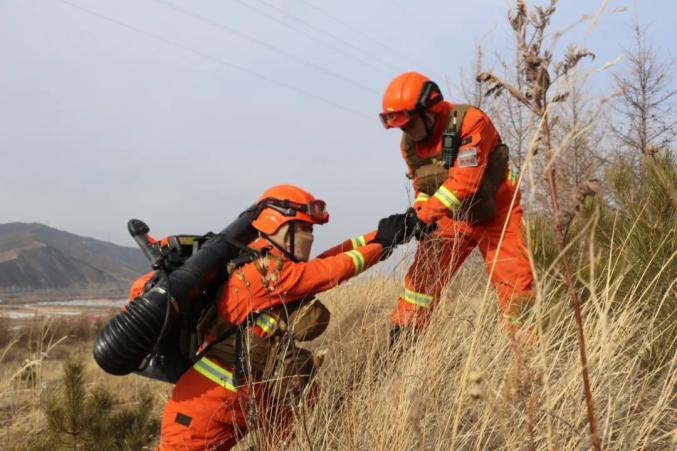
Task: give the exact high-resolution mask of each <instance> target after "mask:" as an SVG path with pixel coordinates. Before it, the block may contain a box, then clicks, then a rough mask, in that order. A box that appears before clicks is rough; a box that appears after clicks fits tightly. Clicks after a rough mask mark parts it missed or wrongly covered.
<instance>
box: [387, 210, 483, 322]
mask: <svg viewBox="0 0 677 451" xmlns="http://www.w3.org/2000/svg"><path fill="white" fill-rule="evenodd" d="M445 222H446V223H442V224H438V225H441V227H439V228H438V231H437V232H436V233H435V235H434V236H432V237H430V238H426V239H424V240H422V241H420V242H419V243H418V247H417V248H416V256H415V258H414V262H413V264H412V265H411V267H410V268H409V270H408V271H407V274H406V276H405V278H404V290H403V292H402V293H401V294H400V297H399V300H398V303H397V307H396V308H395V311H393V313H392V315H391V317H390V323H391V325H392V326H400V327H413V328H415V329H418V330H420V329H423V328H425V327H426V326H427V325H428V323H429V322H430V316H431V314H432V311H433V309H434V308H435V306H436V305H437V303H438V302H439V298H440V293H441V292H442V289H443V288H444V286H445V285H446V283H447V281H448V280H449V278H450V277H451V276H452V275H453V274H454V273H455V272H456V271H457V270H458V268H459V267H460V266H461V265H462V264H463V262H464V261H465V259H466V257H467V256H468V254H470V251H472V249H473V248H474V247H475V243H474V242H473V241H472V240H471V239H470V238H469V237H468V236H467V235H465V234H460V233H459V234H457V233H455V227H454V225H453V224H452V222H453V221H451V220H449V221H445Z"/></svg>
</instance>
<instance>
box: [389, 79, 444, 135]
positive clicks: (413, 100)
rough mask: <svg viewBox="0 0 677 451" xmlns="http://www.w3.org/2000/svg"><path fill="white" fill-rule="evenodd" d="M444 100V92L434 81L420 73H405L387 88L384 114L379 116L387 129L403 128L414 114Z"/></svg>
mask: <svg viewBox="0 0 677 451" xmlns="http://www.w3.org/2000/svg"><path fill="white" fill-rule="evenodd" d="M442 100H443V96H442V91H440V88H439V87H438V86H437V84H436V83H435V82H434V81H431V80H430V79H429V78H428V77H426V76H425V75H423V74H419V73H418V72H404V73H401V74H400V75H398V76H397V77H395V78H393V80H392V81H391V82H390V84H389V85H388V87H387V88H386V91H385V93H384V94H383V112H382V113H380V114H379V116H380V118H381V122H382V123H383V126H384V127H385V128H394V127H403V126H405V125H407V123H408V122H409V121H410V120H411V118H412V116H413V114H414V113H417V112H420V111H423V110H427V109H428V108H430V107H432V106H433V105H436V104H437V103H439V102H441V101H442Z"/></svg>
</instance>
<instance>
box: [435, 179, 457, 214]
mask: <svg viewBox="0 0 677 451" xmlns="http://www.w3.org/2000/svg"><path fill="white" fill-rule="evenodd" d="M433 197H435V198H436V199H437V200H439V201H440V202H442V204H444V206H445V207H447V208H448V209H449V210H452V211H453V210H455V209H456V207H458V206H459V205H461V201H460V200H458V198H457V197H456V195H455V194H454V193H452V192H451V191H449V190H448V189H447V188H446V187H445V186H444V185H442V186H440V187H439V188H438V189H437V191H435V194H433Z"/></svg>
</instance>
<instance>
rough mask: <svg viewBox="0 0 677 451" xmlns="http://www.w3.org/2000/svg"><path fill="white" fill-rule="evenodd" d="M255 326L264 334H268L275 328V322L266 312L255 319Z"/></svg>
mask: <svg viewBox="0 0 677 451" xmlns="http://www.w3.org/2000/svg"><path fill="white" fill-rule="evenodd" d="M255 324H256V325H257V326H259V327H260V328H261V330H262V331H264V332H265V333H266V334H269V333H271V331H272V330H273V329H275V327H276V326H277V320H276V319H275V318H273V317H272V316H270V315H269V314H267V313H266V312H263V313H260V314H259V316H257V317H256V323H255Z"/></svg>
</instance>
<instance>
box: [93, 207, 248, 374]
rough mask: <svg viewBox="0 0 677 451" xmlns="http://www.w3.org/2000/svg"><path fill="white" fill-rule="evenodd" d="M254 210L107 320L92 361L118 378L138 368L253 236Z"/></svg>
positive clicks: (98, 338)
mask: <svg viewBox="0 0 677 451" xmlns="http://www.w3.org/2000/svg"><path fill="white" fill-rule="evenodd" d="M257 214H258V209H257V207H256V206H252V207H250V208H248V209H247V210H245V211H244V212H243V213H242V214H241V215H240V216H239V217H238V218H237V219H236V220H235V221H233V222H232V223H231V224H230V225H229V226H228V227H227V228H225V229H224V230H223V231H222V232H220V233H218V234H216V235H214V236H212V237H210V238H209V239H208V240H207V241H206V242H205V243H204V244H203V245H202V247H201V248H200V250H199V251H198V252H196V253H195V254H194V255H193V256H191V257H190V258H188V260H186V262H185V263H184V264H183V265H182V266H181V267H179V268H177V269H175V270H174V271H172V272H171V273H170V274H169V276H168V277H167V278H164V277H163V278H162V280H161V281H160V282H159V283H158V284H157V285H155V286H154V287H153V288H151V289H149V290H148V291H145V292H144V293H143V294H142V295H141V296H139V297H137V298H135V299H134V300H133V301H132V302H131V303H129V304H128V305H127V308H126V310H124V311H122V312H120V313H118V314H117V315H116V316H115V317H114V318H113V319H112V320H111V321H109V322H108V324H106V326H104V328H103V329H102V330H101V331H100V332H99V334H98V335H97V337H96V340H95V342H94V359H95V360H96V362H97V363H98V364H99V366H100V367H101V368H102V369H103V370H104V371H106V372H107V373H110V374H114V375H120V376H121V375H125V374H129V373H131V372H133V371H136V370H137V369H139V367H140V365H141V364H142V363H143V361H144V359H145V358H146V357H147V356H148V355H149V354H152V353H153V351H154V350H157V345H158V343H159V341H160V340H161V339H162V338H163V337H164V335H166V333H168V332H170V331H171V328H172V326H174V324H175V323H176V319H177V318H178V316H179V314H182V315H186V314H188V313H189V312H190V311H191V307H193V305H194V302H195V301H196V300H197V299H198V297H199V296H200V295H201V294H202V293H203V291H204V290H206V289H207V288H208V287H209V285H210V284H211V283H213V282H215V281H216V280H222V279H221V277H222V276H225V275H226V274H227V273H226V265H227V263H228V262H229V261H230V260H232V259H233V258H235V257H237V256H238V254H239V253H240V252H241V248H242V245H243V244H248V243H249V242H250V241H252V240H253V239H254V238H255V237H256V231H255V230H254V228H253V227H252V226H251V221H252V220H254V218H255V217H256V215H257ZM130 231H131V229H130ZM168 294H170V295H171V296H169V295H168ZM170 300H175V301H176V305H172V306H171V307H170V305H168V303H169V302H170ZM175 307H178V312H180V313H179V314H177V312H176V310H175ZM169 310H171V312H170V314H169V318H167V315H168V311H169Z"/></svg>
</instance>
